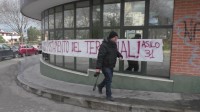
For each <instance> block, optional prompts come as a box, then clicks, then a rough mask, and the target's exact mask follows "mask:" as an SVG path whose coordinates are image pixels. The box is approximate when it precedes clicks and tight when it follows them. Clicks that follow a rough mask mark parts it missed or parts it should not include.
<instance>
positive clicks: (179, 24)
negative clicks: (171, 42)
mask: <svg viewBox="0 0 200 112" xmlns="http://www.w3.org/2000/svg"><path fill="white" fill-rule="evenodd" d="M175 30H176V33H177V35H178V37H179V38H181V39H182V40H183V41H184V44H185V45H186V46H188V47H191V48H192V53H191V56H190V58H189V61H188V63H189V64H190V65H192V66H193V67H195V68H199V69H200V63H197V60H198V59H200V53H199V52H200V42H199V43H197V42H195V40H196V39H197V38H200V13H198V14H197V15H195V16H184V17H183V18H180V19H179V20H177V21H176V22H175Z"/></svg>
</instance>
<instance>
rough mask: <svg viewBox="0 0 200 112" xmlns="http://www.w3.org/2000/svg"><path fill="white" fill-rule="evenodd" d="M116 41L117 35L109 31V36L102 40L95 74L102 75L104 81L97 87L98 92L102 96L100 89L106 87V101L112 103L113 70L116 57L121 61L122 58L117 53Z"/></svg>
mask: <svg viewBox="0 0 200 112" xmlns="http://www.w3.org/2000/svg"><path fill="white" fill-rule="evenodd" d="M117 39H118V34H117V33H116V32H114V31H111V32H110V34H109V36H108V37H107V38H106V39H104V41H103V43H102V44H101V45H100V48H99V53H98V56H97V65H96V73H100V70H102V73H103V74H104V77H105V78H104V80H103V81H102V82H101V83H100V84H99V85H98V91H99V93H100V94H102V89H103V87H104V86H105V87H106V99H107V100H109V101H114V100H113V98H112V92H111V83H112V77H113V68H114V67H115V64H116V61H117V57H118V58H120V59H122V58H123V56H122V55H121V54H120V53H119V51H118V49H117V44H116V42H117Z"/></svg>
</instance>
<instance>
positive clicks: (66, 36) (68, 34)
mask: <svg viewBox="0 0 200 112" xmlns="http://www.w3.org/2000/svg"><path fill="white" fill-rule="evenodd" d="M69 39H75V37H74V30H65V31H64V40H69Z"/></svg>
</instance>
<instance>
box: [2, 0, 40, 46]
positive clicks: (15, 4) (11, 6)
mask: <svg viewBox="0 0 200 112" xmlns="http://www.w3.org/2000/svg"><path fill="white" fill-rule="evenodd" d="M0 14H1V16H0V22H1V23H2V24H4V25H6V26H7V27H9V28H10V29H11V30H13V31H15V32H17V33H18V34H19V35H20V37H21V43H23V33H24V31H26V29H27V28H28V26H29V25H30V24H31V23H33V22H37V21H36V20H32V19H30V18H27V17H25V16H23V15H22V14H21V12H20V1H19V0H2V2H1V3H0Z"/></svg>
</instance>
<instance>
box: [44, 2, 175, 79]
mask: <svg viewBox="0 0 200 112" xmlns="http://www.w3.org/2000/svg"><path fill="white" fill-rule="evenodd" d="M91 3H93V4H90V0H88V1H81V2H74V3H70V4H64V6H62V5H60V6H58V7H55V8H51V9H49V10H46V11H44V14H43V16H42V26H43V28H42V29H43V30H44V32H43V33H44V34H43V35H44V38H45V40H47V39H49V40H60V39H63V40H69V39H78V40H79V39H103V38H106V37H108V35H109V33H110V31H115V32H117V33H118V35H119V38H121V39H135V38H134V37H135V35H136V34H141V39H162V40H163V44H164V46H163V51H164V61H163V62H162V63H159V62H140V61H134V62H133V63H135V64H137V65H138V66H137V67H138V70H137V71H138V72H133V71H135V70H134V69H132V72H127V70H126V69H127V68H128V61H117V64H116V67H115V71H116V72H124V73H129V74H139V75H150V76H158V77H169V68H170V52H171V37H172V25H173V8H174V0H93V2H91ZM147 3H149V4H147ZM122 5H123V6H122ZM145 6H150V7H145ZM122 7H123V9H122ZM90 8H92V10H90ZM147 9H149V10H147ZM91 11H92V12H91ZM90 14H91V15H90ZM121 14H123V15H121ZM145 14H147V15H145ZM63 16H64V17H63ZM122 17H123V18H122ZM90 18H91V19H92V20H90ZM63 19H64V20H63ZM145 21H146V22H147V24H145V23H146V22H145ZM63 22H64V23H63ZM90 22H91V23H90ZM148 22H149V25H148ZM154 25H157V26H156V27H155V26H154ZM54 27H55V29H54ZM48 34H49V36H48ZM49 59H50V62H51V63H52V64H56V65H57V66H62V67H65V68H67V69H72V70H76V71H81V72H85V73H86V72H87V70H88V68H89V67H90V68H95V66H96V64H95V63H96V59H89V58H83V57H68V56H54V55H50V58H49ZM89 60H90V61H89ZM89 62H90V63H89ZM89 65H90V66H89ZM135 69H136V68H135Z"/></svg>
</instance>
